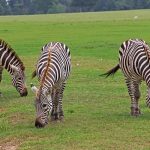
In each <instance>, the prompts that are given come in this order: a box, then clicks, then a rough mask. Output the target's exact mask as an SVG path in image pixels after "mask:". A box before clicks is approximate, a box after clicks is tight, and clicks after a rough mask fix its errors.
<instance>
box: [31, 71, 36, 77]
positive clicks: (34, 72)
mask: <svg viewBox="0 0 150 150" xmlns="http://www.w3.org/2000/svg"><path fill="white" fill-rule="evenodd" d="M35 76H36V70H34V71H33V73H32V79H33V78H34V77H35Z"/></svg>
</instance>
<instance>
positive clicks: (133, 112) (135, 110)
mask: <svg viewBox="0 0 150 150" xmlns="http://www.w3.org/2000/svg"><path fill="white" fill-rule="evenodd" d="M140 115H141V111H140V109H139V108H135V107H131V116H135V117H138V116H140Z"/></svg>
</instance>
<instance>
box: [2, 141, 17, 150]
mask: <svg viewBox="0 0 150 150" xmlns="http://www.w3.org/2000/svg"><path fill="white" fill-rule="evenodd" d="M18 146H19V145H18V144H17V143H16V142H15V141H11V142H6V143H4V144H0V150H17V148H18Z"/></svg>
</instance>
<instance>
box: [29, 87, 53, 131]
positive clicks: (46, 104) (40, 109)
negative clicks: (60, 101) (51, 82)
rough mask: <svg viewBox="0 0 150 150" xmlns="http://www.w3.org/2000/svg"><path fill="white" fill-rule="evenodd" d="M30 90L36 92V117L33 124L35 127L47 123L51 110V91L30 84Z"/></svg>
mask: <svg viewBox="0 0 150 150" xmlns="http://www.w3.org/2000/svg"><path fill="white" fill-rule="evenodd" d="M31 90H32V91H33V92H34V93H35V94H36V99H35V108H36V119H35V126H36V127H37V128H41V127H44V126H45V125H46V124H47V123H48V115H49V113H50V112H51V110H52V99H51V94H50V93H51V92H50V91H49V90H46V89H40V90H39V89H38V88H36V87H35V86H34V85H33V84H31Z"/></svg>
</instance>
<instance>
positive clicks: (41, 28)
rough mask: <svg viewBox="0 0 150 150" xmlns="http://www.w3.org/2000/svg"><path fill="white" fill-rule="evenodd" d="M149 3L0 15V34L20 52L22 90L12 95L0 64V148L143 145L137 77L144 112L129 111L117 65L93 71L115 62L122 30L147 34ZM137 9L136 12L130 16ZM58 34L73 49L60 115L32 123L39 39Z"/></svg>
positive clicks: (149, 120) (148, 144)
mask: <svg viewBox="0 0 150 150" xmlns="http://www.w3.org/2000/svg"><path fill="white" fill-rule="evenodd" d="M149 14H150V10H140V11H137V10H135V11H116V12H99V13H76V14H74V13H72V14H57V15H35V16H4V17H3V16H2V17H0V37H1V38H3V39H4V40H5V41H7V42H8V43H9V44H10V45H11V46H12V48H14V49H15V51H16V52H17V54H18V55H19V56H20V58H21V59H22V60H23V62H24V64H25V66H26V77H27V86H28V91H29V94H28V96H27V97H23V98H21V97H19V94H18V93H17V92H16V90H15V89H14V87H12V85H11V77H10V75H9V74H8V73H7V72H6V71H4V73H3V80H2V83H1V85H0V91H1V92H2V93H3V95H4V96H3V98H0V149H2V150H3V149H4V150H16V149H17V150H59V149H61V150H101V149H113V150H114V149H121V150H123V149H124V150H127V149H136V150H142V149H143V150H146V149H147V150H148V149H150V140H149V137H150V127H149V126H150V110H149V108H147V107H146V104H145V97H146V85H145V83H143V84H142V85H141V94H142V96H141V100H140V106H141V111H142V113H143V115H141V116H140V117H138V118H135V117H131V116H130V98H129V96H128V93H127V88H126V85H125V83H124V77H123V75H122V73H121V71H119V72H118V73H117V74H116V75H115V77H113V78H112V77H110V78H108V79H105V78H103V77H99V74H102V73H104V72H106V71H107V70H108V69H110V68H112V67H113V66H114V65H115V64H117V63H118V48H119V46H120V44H121V43H122V42H123V41H124V40H126V39H129V38H142V39H144V40H146V41H147V42H148V43H149V40H150V29H149V28H150V15H149ZM135 16H138V18H137V19H134V17H135ZM50 41H60V42H64V43H65V44H66V45H68V46H69V48H70V51H71V54H72V73H71V76H70V78H69V80H68V84H67V87H66V89H65V93H64V99H63V107H64V114H65V119H64V121H63V122H58V123H51V122H49V124H48V125H47V126H46V127H45V128H43V129H37V128H35V127H34V120H35V108H34V94H33V93H32V92H31V91H30V86H29V85H30V82H33V83H35V84H36V85H37V86H38V81H37V79H34V80H31V74H32V71H33V70H34V65H35V63H36V60H37V58H38V57H39V54H40V49H41V47H42V46H43V45H44V44H46V43H47V42H50Z"/></svg>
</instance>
